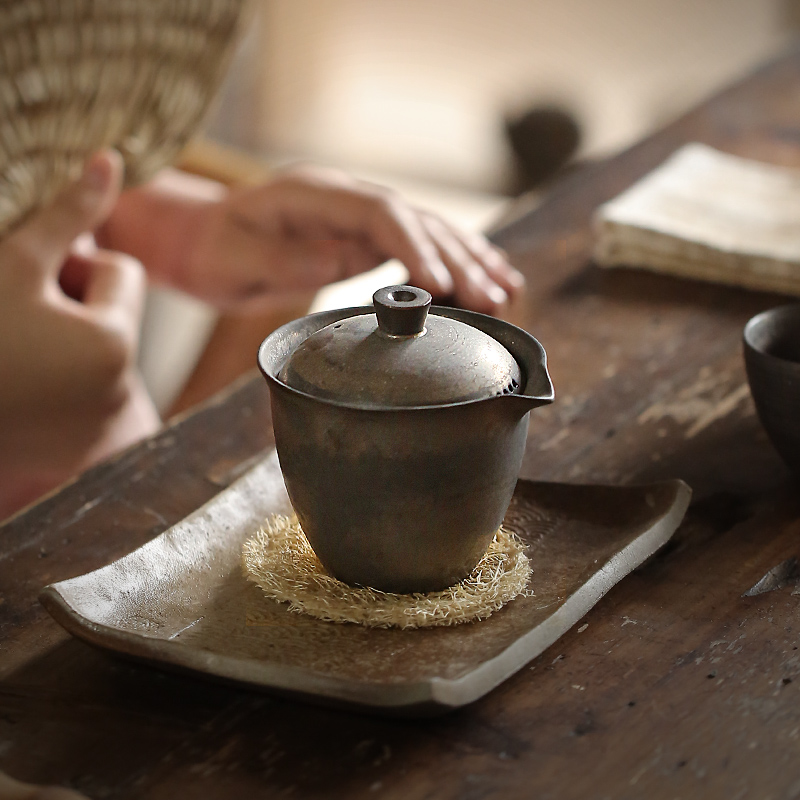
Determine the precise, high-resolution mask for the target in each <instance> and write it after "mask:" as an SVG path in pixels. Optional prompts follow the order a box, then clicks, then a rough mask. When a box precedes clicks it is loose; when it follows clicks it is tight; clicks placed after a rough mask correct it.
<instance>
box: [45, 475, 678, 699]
mask: <svg viewBox="0 0 800 800" xmlns="http://www.w3.org/2000/svg"><path fill="white" fill-rule="evenodd" d="M263 464H264V462H261V464H260V465H258V466H256V467H254V468H253V470H250V471H248V473H246V474H245V475H244V476H242V477H241V478H239V479H238V480H237V481H235V482H234V483H233V484H231V486H229V487H228V488H227V489H225V490H223V492H221V493H220V494H217V495H215V496H214V497H212V498H211V499H210V500H209V501H207V502H206V503H205V504H203V505H202V506H200V507H199V508H198V509H196V510H195V511H193V512H192V513H190V514H188V515H187V516H186V517H184V518H183V519H182V520H180V521H179V522H177V523H176V524H175V525H172V526H170V527H169V528H167V529H165V530H164V531H163V532H162V533H161V534H159V535H158V536H156V537H154V538H153V539H151V540H150V541H149V542H146V543H145V544H143V545H141V546H140V547H138V548H136V549H134V550H133V551H131V553H128V554H126V555H125V556H122V557H121V558H118V559H115V560H114V561H112V562H110V563H109V564H107V565H104V566H102V567H98V568H97V569H95V570H91V571H89V572H86V573H83V574H81V575H77V576H75V577H72V578H68V579H65V580H62V581H58V582H56V583H53V584H49V585H48V586H45V587H44V588H43V589H42V590H41V592H40V594H39V600H40V602H41V603H42V605H43V606H44V607H45V609H46V610H47V611H48V612H49V613H50V614H51V616H52V617H53V618H54V619H55V620H56V622H58V623H59V624H60V625H61V626H62V627H63V628H64V629H65V630H66V631H67V632H68V633H70V634H71V635H73V636H75V637H76V638H78V639H81V640H83V641H85V642H87V643H88V644H90V645H93V646H96V647H100V648H101V649H103V650H107V651H111V652H113V653H116V654H120V655H123V656H127V657H131V658H134V659H136V660H137V661H144V662H147V663H149V664H155V665H156V666H159V667H161V668H178V669H181V670H188V671H190V672H192V673H194V674H199V675H200V676H202V677H209V678H219V679H223V680H228V681H233V682H235V683H238V684H244V685H247V686H250V687H252V688H259V689H263V690H269V691H276V692H281V693H288V694H292V695H299V696H304V697H308V698H311V699H313V700H315V701H318V702H319V701H322V702H330V703H334V704H342V703H343V704H347V705H351V704H352V705H356V706H361V707H364V708H371V709H374V710H378V711H380V710H383V711H388V712H391V711H403V710H405V711H409V710H412V709H414V708H417V709H419V710H422V709H426V708H434V709H438V710H440V711H446V710H451V709H456V708H459V707H461V706H464V705H468V704H469V703H472V702H474V701H475V700H478V699H479V698H480V697H482V696H483V695H485V694H487V693H488V692H490V691H492V690H493V689H495V688H496V687H497V686H498V685H499V684H501V683H502V682H503V681H505V680H506V679H507V678H509V677H510V676H511V675H513V674H514V673H515V672H517V671H519V670H520V669H522V667H523V666H525V664H527V663H529V662H530V661H531V660H533V659H534V658H536V657H537V656H538V655H540V654H541V653H542V652H544V651H545V650H546V649H547V648H548V647H550V646H551V645H552V644H553V643H554V642H556V641H557V640H558V639H559V638H560V637H561V636H563V635H564V634H565V633H566V632H567V631H568V630H569V629H570V628H571V627H572V626H573V625H574V624H575V623H576V622H577V621H578V620H580V619H581V618H582V617H583V616H585V615H586V614H587V613H588V612H589V610H590V609H591V608H593V607H594V606H595V605H596V604H597V603H598V602H599V601H600V600H601V599H602V597H603V596H604V595H605V594H606V593H607V592H608V591H610V590H611V589H612V588H613V587H614V586H615V585H616V584H617V583H618V582H619V581H620V580H622V578H624V577H625V576H627V575H628V574H629V573H630V572H632V571H633V570H634V569H635V568H636V567H638V566H639V565H640V564H642V563H643V562H644V561H645V560H646V559H647V558H649V557H650V556H651V555H652V554H653V553H655V552H656V550H658V549H659V548H660V547H661V546H663V545H664V544H665V543H666V542H667V541H668V540H669V539H670V537H671V536H672V534H673V533H674V532H675V530H677V528H678V526H679V525H680V522H681V520H682V519H683V516H684V514H685V513H686V510H687V508H688V506H689V502H690V499H691V494H692V491H691V489H690V487H689V486H688V485H687V484H686V483H685V482H684V481H681V480H679V479H673V480H665V481H657V482H653V483H645V484H631V485H625V486H614V485H610V484H569V485H570V486H574V487H575V488H576V489H580V488H582V487H583V488H585V487H593V488H599V487H602V488H609V489H630V490H635V489H639V490H646V489H648V488H655V487H659V488H662V489H664V488H667V487H669V488H670V489H671V490H672V498H671V501H670V502H669V505H668V506H667V508H666V510H665V511H664V512H663V513H662V514H661V515H660V516H658V517H655V518H653V520H652V523H651V524H650V526H649V527H648V528H647V529H645V530H644V531H643V532H642V533H640V534H639V535H638V536H637V537H636V538H635V539H634V540H633V541H632V542H630V543H629V544H628V545H627V546H625V547H624V548H622V549H621V550H619V551H618V552H616V553H615V554H614V555H613V556H612V557H611V558H610V559H609V560H608V561H606V562H605V564H603V565H602V566H601V567H600V568H599V569H598V570H597V571H596V572H594V573H593V574H592V575H591V577H590V578H589V579H588V580H587V581H586V582H585V583H583V584H582V585H581V586H580V587H579V588H578V589H577V590H576V591H575V592H573V593H572V594H571V595H570V596H569V597H568V598H567V599H566V600H565V601H564V602H563V603H562V604H561V606H559V608H558V609H556V611H554V612H553V614H552V615H550V616H549V617H547V619H546V620H544V621H543V622H542V623H540V624H539V625H537V626H536V627H534V628H532V629H531V630H529V631H528V632H527V633H525V634H523V635H522V636H520V637H519V638H517V639H515V640H514V641H512V642H511V643H510V644H509V645H508V646H507V647H505V648H504V649H503V650H502V651H501V652H500V653H498V654H497V655H495V656H493V657H492V658H490V659H488V660H486V661H484V662H482V663H481V664H479V665H478V666H477V667H475V668H474V669H472V670H471V671H470V672H468V673H466V674H465V675H462V676H460V677H458V678H455V679H449V678H437V677H434V678H430V679H427V680H423V681H415V682H411V683H376V682H369V681H353V680H349V679H344V678H339V677H334V676H330V675H326V674H323V673H320V672H315V671H313V670H309V669H304V668H302V667H295V666H292V667H287V666H286V665H280V664H270V663H259V662H255V661H254V660H252V659H243V658H240V657H233V656H226V655H223V654H220V653H215V652H211V651H206V650H201V649H199V648H198V647H196V646H191V645H188V644H183V643H181V642H180V641H171V640H169V639H165V638H163V637H162V636H153V635H149V634H147V633H146V632H138V631H137V632H133V631H126V630H122V629H120V628H116V627H113V626H110V625H105V624H103V623H98V622H95V621H93V620H92V619H90V618H88V617H86V616H85V615H84V614H83V613H81V611H79V610H78V609H77V608H76V607H75V606H73V605H72V604H71V603H70V602H69V600H68V599H67V597H66V596H65V594H62V591H65V592H69V589H70V588H71V587H72V586H76V585H77V586H79V585H80V584H81V582H83V581H85V580H87V579H89V578H90V577H91V576H93V575H94V574H95V573H97V572H100V571H101V570H104V569H106V568H107V567H108V566H110V565H111V564H116V563H118V562H119V561H121V560H123V559H125V558H128V557H130V556H133V555H134V554H136V553H138V552H139V551H141V550H142V549H143V548H146V547H147V546H148V545H149V544H150V543H151V542H153V541H155V540H156V539H159V538H160V537H163V536H165V535H166V534H167V533H169V532H170V531H172V530H173V529H175V528H176V527H177V526H181V525H190V524H191V522H192V520H193V519H194V518H195V517H197V518H199V517H201V516H202V515H203V514H204V512H206V511H207V509H208V508H209V507H212V506H213V505H215V504H216V503H218V502H219V498H220V496H221V495H222V494H224V493H226V492H230V490H231V489H233V488H234V487H235V486H236V485H237V484H238V483H239V482H240V481H241V482H244V481H246V479H247V478H248V477H249V476H250V475H251V473H252V472H254V471H255V470H257V469H258V468H259V466H263ZM521 482H522V481H521ZM524 482H525V483H534V484H535V483H547V482H536V481H524ZM550 483H553V482H550ZM555 485H564V484H558V483H556V484H555ZM497 613H502V610H501V611H500V612H497ZM320 624H332V623H325V622H321V621H320Z"/></svg>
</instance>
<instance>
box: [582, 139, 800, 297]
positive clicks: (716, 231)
mask: <svg viewBox="0 0 800 800" xmlns="http://www.w3.org/2000/svg"><path fill="white" fill-rule="evenodd" d="M595 230H596V235H597V237H596V243H595V250H594V258H595V261H596V262H597V263H598V264H600V265H601V266H604V267H616V266H633V267H642V268H644V269H650V270H653V271H656V272H665V273H669V274H672V275H677V276H680V277H685V278H697V279H700V280H706V281H715V282H719V283H727V284H733V285H737V286H744V287H747V288H750V289H759V290H766V291H776V292H783V293H787V294H796V295H800V171H798V170H792V169H788V168H785V167H778V166H774V165H771V164H764V163H762V162H758V161H752V160H749V159H745V158H740V157H738V156H733V155H730V154H728V153H722V152H720V151H718V150H714V149H713V148H711V147H708V146H706V145H703V144H697V143H693V144H688V145H685V146H684V147H682V148H681V149H680V150H678V151H677V152H676V153H675V154H674V155H672V156H671V157H670V158H669V159H667V161H665V162H664V163H663V164H662V165H661V166H659V167H658V168H656V169H655V170H653V171H652V172H651V173H649V174H648V175H646V176H645V177H644V178H642V179H641V180H640V181H639V182H637V183H635V184H634V185H633V186H631V187H630V188H629V189H628V190H626V191H625V192H623V193H622V194H620V195H619V196H617V197H616V198H614V199H613V200H611V201H610V202H608V203H605V204H604V205H602V206H601V207H600V208H599V209H598V211H597V213H596V216H595Z"/></svg>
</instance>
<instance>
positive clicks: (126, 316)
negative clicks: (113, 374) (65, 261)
mask: <svg viewBox="0 0 800 800" xmlns="http://www.w3.org/2000/svg"><path fill="white" fill-rule="evenodd" d="M81 258H82V260H83V261H84V262H85V268H86V270H87V272H88V277H87V280H86V286H85V289H84V296H83V307H84V308H85V310H86V312H87V313H89V314H91V315H92V316H93V317H94V318H95V319H100V320H102V322H103V323H105V324H106V325H107V326H108V327H110V328H112V329H115V330H116V331H117V332H118V333H120V334H121V335H122V336H123V339H124V341H125V342H126V344H127V346H128V348H129V350H130V352H131V353H135V351H136V348H137V344H138V340H139V325H140V323H141V318H142V311H143V308H144V300H145V293H146V291H147V279H146V274H145V271H144V267H143V266H142V264H141V263H140V262H139V261H137V260H136V259H135V258H133V257H131V256H129V255H126V254H125V253H117V252H114V251H111V250H98V251H97V252H95V253H94V254H93V255H91V256H83V257H81Z"/></svg>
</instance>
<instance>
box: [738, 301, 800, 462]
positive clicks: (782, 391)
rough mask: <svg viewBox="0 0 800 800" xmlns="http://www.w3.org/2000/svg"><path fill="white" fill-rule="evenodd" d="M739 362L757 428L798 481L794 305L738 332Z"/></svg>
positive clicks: (799, 400) (797, 308)
mask: <svg viewBox="0 0 800 800" xmlns="http://www.w3.org/2000/svg"><path fill="white" fill-rule="evenodd" d="M744 358H745V366H746V368H747V380H748V382H749V383H750V391H751V393H752V395H753V400H754V401H755V404H756V410H757V411H758V417H759V419H760V420H761V424H762V425H763V426H764V429H765V430H766V432H767V435H768V436H769V438H770V441H771V442H772V444H773V445H774V446H775V449H776V450H777V451H778V452H779V453H780V455H781V456H782V458H783V460H784V461H785V462H786V463H787V464H788V465H789V467H790V468H791V469H792V471H793V472H794V473H795V475H796V476H798V477H800V303H796V304H792V305H786V306H780V307H778V308H773V309H771V310H770V311H764V312H763V313H761V314H758V315H757V316H755V317H753V318H752V319H751V320H750V321H749V322H748V323H747V325H746V326H745V329H744Z"/></svg>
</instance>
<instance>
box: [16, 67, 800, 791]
mask: <svg viewBox="0 0 800 800" xmlns="http://www.w3.org/2000/svg"><path fill="white" fill-rule="evenodd" d="M798 86H800V54H798V53H792V54H790V55H788V56H787V57H785V58H783V59H781V60H779V61H777V62H776V63H774V64H772V65H770V66H768V67H766V68H764V69H763V70H761V71H760V72H758V73H756V74H755V75H753V76H752V77H751V78H749V79H747V80H745V81H744V82H743V83H741V84H739V85H738V86H735V87H733V88H731V89H730V90H728V91H726V92H723V93H722V94H720V95H719V96H717V97H716V98H714V99H712V100H710V101H709V102H707V103H705V104H703V105H702V106H701V107H699V108H698V109H697V110H695V111H693V112H691V113H690V114H688V115H686V116H685V117H683V118H682V119H680V120H678V121H677V122H675V123H674V124H672V125H670V126H669V127H667V128H666V129H664V130H663V131H661V132H659V133H657V134H656V135H655V136H653V137H651V138H650V139H648V140H646V141H644V142H642V143H641V144H639V145H637V146H636V147H634V148H632V149H631V150H629V151H627V152H626V153H623V154H621V155H620V156H618V157H616V158H614V159H611V160H610V161H608V162H604V163H602V164H598V165H595V166H593V167H590V168H587V169H585V170H582V171H580V172H578V173H576V174H575V175H572V176H570V177H569V178H567V179H566V180H565V181H563V182H562V183H561V184H559V185H558V186H557V187H556V188H555V189H554V190H553V192H552V194H551V195H550V197H549V199H548V200H547V201H546V202H545V203H544V205H543V206H542V207H541V208H540V209H539V210H537V211H535V212H534V213H532V214H530V215H528V216H526V217H525V218H523V219H521V220H519V221H518V222H516V223H514V224H513V225H512V226H511V227H509V228H507V229H506V230H504V231H502V232H501V233H500V234H499V235H498V236H497V238H498V241H499V242H500V243H501V244H502V245H503V246H504V247H506V248H507V249H508V250H509V251H510V253H511V254H512V258H513V259H514V262H515V263H516V264H517V265H518V266H519V267H520V268H522V269H523V270H524V271H525V273H526V275H527V276H528V279H529V292H528V298H527V301H526V307H525V315H524V316H525V319H524V324H525V326H526V327H527V328H528V329H529V330H530V331H531V332H532V333H533V334H534V335H535V336H537V338H539V339H540V341H542V343H543V344H544V345H545V347H546V348H547V350H548V354H549V356H550V366H551V369H552V375H553V381H554V384H555V386H556V392H557V400H556V403H555V404H554V405H553V406H552V407H550V408H548V409H542V410H541V411H540V412H537V415H536V423H535V424H533V425H532V426H531V438H530V442H529V448H528V454H527V456H526V460H525V464H524V467H523V475H524V477H527V478H531V479H538V480H572V481H580V482H586V481H600V482H612V483H613V482H619V483H631V482H637V481H650V480H657V479H663V478H672V477H679V478H683V479H684V480H686V481H687V482H688V483H689V484H690V485H691V486H692V487H693V489H694V491H695V494H694V502H693V505H692V508H691V509H690V512H689V515H688V516H687V519H686V522H685V524H684V525H683V526H682V528H681V529H680V531H679V532H678V534H677V535H676V537H675V538H674V541H673V543H672V544H671V546H669V547H667V548H665V549H664V550H663V551H661V553H660V554H658V555H657V556H656V557H654V558H653V559H652V560H651V561H650V562H649V563H648V564H647V565H645V566H644V567H642V568H640V569H639V570H637V571H636V572H634V573H633V574H632V575H630V576H629V577H628V578H626V580H624V581H623V582H621V583H620V584H619V585H618V586H616V587H615V588H614V589H613V590H612V591H611V592H610V593H609V594H608V595H607V596H606V597H605V598H604V599H603V601H602V602H601V603H599V604H598V605H597V606H596V607H595V608H594V609H593V610H592V611H591V612H590V613H589V614H588V615H587V616H586V618H585V621H584V622H585V624H586V626H587V627H586V628H582V626H580V627H579V628H576V629H574V630H572V631H570V632H569V633H568V634H567V635H566V636H564V637H563V638H562V639H560V640H559V641H558V643H557V644H556V645H555V646H554V647H551V648H550V649H549V650H548V651H546V652H545V653H544V654H543V655H541V656H540V657H539V658H537V659H536V660H535V661H534V662H532V663H531V665H530V666H529V668H527V669H525V670H523V671H521V672H520V673H518V674H517V675H515V676H514V677H513V678H511V679H510V680H509V681H507V682H505V683H504V684H503V685H502V686H500V687H499V688H498V689H496V690H495V691H494V692H492V693H491V694H490V695H488V696H487V697H485V698H483V699H482V700H480V701H479V702H477V703H475V704H474V705H472V706H469V707H468V708H466V709H463V710H461V711H458V712H455V713H454V714H451V715H449V716H446V717H443V718H441V719H437V720H428V721H397V720H386V719H381V718H371V717H367V716H360V715H356V714H350V713H346V712H342V711H335V710H321V709H319V708H314V707H311V706H306V705H303V704H301V703H297V702H293V701H289V700H276V699H271V698H268V697H264V696H260V695H256V694H253V693H251V692H248V691H244V690H241V689H237V688H229V687H225V686H220V685H215V684H211V683H207V682H203V681H200V680H195V679H193V678H190V677H185V676H173V675H168V674H166V673H161V672H159V671H158V670H155V669H151V668H146V667H138V666H131V665H129V664H127V663H123V662H119V661H116V660H114V659H112V658H109V657H108V656H106V655H105V654H103V653H100V652H96V651H94V650H92V649H90V648H89V647H87V646H86V645H85V644H83V643H81V642H78V641H76V640H73V639H70V638H69V637H68V636H67V635H66V634H65V633H64V632H62V631H61V630H60V629H59V628H58V626H57V625H56V623H55V622H53V621H52V620H51V619H50V618H49V616H48V615H47V614H46V612H45V611H44V610H43V609H42V608H41V607H40V606H39V605H38V604H37V602H36V596H37V594H38V592H39V590H40V589H41V587H42V586H44V585H45V584H46V583H49V582H52V581H54V580H59V579H62V578H66V577H69V576H72V575H77V574H80V573H83V572H85V571H87V570H89V569H93V568H96V567H99V566H101V565H103V564H106V563H108V562H110V561H111V560H113V559H115V558H117V557H119V556H120V555H122V554H123V553H125V552H128V551H130V550H131V549H133V548H134V547H135V546H137V545H138V544H141V543H142V542H144V541H147V540H148V539H150V538H152V537H153V536H155V535H156V534H158V533H159V532H161V531H162V530H164V529H165V528H166V527H168V526H169V525H171V524H172V523H174V522H176V521H178V520H179V519H181V518H183V517H184V516H185V515H186V514H188V513H189V512H190V511H192V510H193V509H195V508H197V507H198V506H199V505H201V504H202V503H203V502H204V501H205V500H207V499H208V498H209V497H211V496H212V495H213V494H214V493H215V492H216V491H218V490H219V488H220V487H221V486H224V485H227V483H228V482H229V481H230V479H231V477H232V476H233V474H234V473H235V471H236V469H237V468H238V465H239V464H240V462H243V461H245V460H246V459H248V458H250V457H252V456H254V455H256V454H257V453H259V452H262V451H263V450H264V448H266V447H268V446H269V444H270V442H271V434H270V428H269V414H268V409H267V401H266V388H265V387H263V386H262V385H261V382H260V378H256V377H253V379H252V380H246V381H245V382H243V383H242V384H240V385H239V386H237V387H234V388H233V389H232V390H231V391H230V393H229V394H228V395H227V396H225V397H222V398H220V399H219V400H218V401H217V402H216V403H214V404H212V405H211V406H209V407H207V408H205V409H203V410H200V411H198V412H197V413H196V414H194V415H193V416H190V417H188V418H186V419H184V420H182V421H180V422H178V423H177V424H176V425H175V426H174V427H172V428H170V429H169V430H167V431H165V432H164V433H162V434H160V435H159V436H158V437H156V439H154V440H153V441H152V442H149V443H146V444H143V445H141V446H139V447H137V448H134V449H133V450H131V451H128V452H127V453H124V454H123V455H122V456H120V457H118V458H117V459H116V460H114V461H113V462H110V463H108V464H104V465H101V466H99V467H97V468H96V469H94V470H92V471H91V472H89V473H87V474H86V475H84V476H83V477H82V478H81V479H80V480H79V481H77V482H76V483H75V484H73V485H71V486H68V487H65V488H64V489H62V491H61V492H59V493H57V494H56V495H54V496H52V497H51V498H49V499H47V500H45V501H44V502H42V503H41V504H39V505H37V506H35V507H33V508H31V509H30V510H29V511H27V512H26V513H24V514H22V515H20V516H18V517H17V518H15V519H13V520H12V521H11V522H9V523H7V524H6V525H5V526H4V527H3V528H2V529H0V539H1V540H2V542H3V553H2V556H0V595H1V598H0V637H1V638H0V682H1V683H0V743H2V747H0V767H2V768H4V769H6V770H8V772H9V773H10V774H12V775H14V776H15V777H19V778H24V779H28V780H38V781H52V782H57V783H62V784H64V785H70V786H74V787H76V788H79V789H81V790H83V791H85V792H86V793H88V794H89V795H91V796H94V797H98V798H99V797H108V798H148V800H160V799H161V798H174V797H181V798H223V797H224V798H250V797H267V796H269V797H272V796H293V797H303V798H315V797H328V798H368V797H369V798H371V797H384V798H398V799H399V798H402V800H409V799H410V798H472V799H473V800H477V798H528V797H540V798H587V797H592V798H615V799H617V798H640V797H650V798H665V800H666V799H667V798H675V797H682V798H726V799H727V798H735V797H740V798H745V797H757V798H767V797H772V798H790V797H794V796H796V795H797V794H798V793H800V759H799V758H798V749H799V748H800V698H798V695H797V693H798V691H800V658H799V657H798V653H800V651H798V649H797V648H798V646H800V641H798V623H797V611H798V602H799V600H800V598H798V596H797V595H793V594H792V589H791V588H789V587H786V588H784V589H780V590H778V591H774V592H767V593H765V594H760V595H757V596H754V597H742V594H743V592H745V591H746V590H747V589H749V588H750V587H751V586H753V584H755V583H756V582H757V581H758V580H759V579H760V578H761V577H762V576H763V575H764V574H765V573H766V572H767V571H768V570H769V569H770V568H772V567H774V566H775V565H777V564H779V563H780V562H782V561H784V560H785V559H787V558H788V557H791V556H794V555H797V554H798V550H799V549H800V545H799V544H798V541H800V499H798V490H797V486H796V484H794V483H792V481H791V478H790V476H789V473H788V472H787V471H786V469H785V468H784V467H783V465H782V463H781V462H780V460H779V458H778V456H777V455H776V454H775V453H774V452H773V451H772V449H771V447H770V445H769V443H768V441H767V439H766V436H765V435H764V434H763V432H762V430H761V429H760V427H759V425H758V423H757V420H756V418H755V416H754V413H753V407H752V403H751V400H750V397H749V393H748V392H747V390H746V388H743V387H745V376H744V368H743V363H742V354H741V331H742V327H743V325H744V323H745V321H746V320H747V319H748V318H749V317H750V316H751V315H752V314H754V313H756V312H758V311H760V310H763V309H765V308H768V307H770V306H772V305H777V304H778V303H780V302H782V301H783V300H782V298H780V297H777V296H771V295H765V294H756V293H746V292H744V291H740V290H735V289H730V288H723V287H717V286H712V285H709V286H704V285H699V284H696V283H689V282H682V281H680V280H677V279H672V278H668V277H662V276H655V275H647V274H642V273H634V272H632V271H631V272H629V271H619V272H614V273H609V272H605V271H601V270H599V269H597V268H595V267H594V266H593V265H592V264H591V263H590V262H589V253H590V252H591V245H592V233H591V229H590V225H589V224H590V219H591V215H592V212H593V210H594V209H595V208H596V207H597V205H598V204H599V203H601V202H603V201H605V200H607V199H609V198H610V197H612V196H614V195H615V194H617V193H618V192H620V191H621V190H622V189H624V188H625V187H627V186H629V185H630V184H631V183H632V182H633V181H634V180H636V179H637V178H639V177H641V176H642V175H643V174H645V173H646V172H647V171H648V170H650V169H652V168H653V167H655V166H656V165H657V164H658V163H660V162H661V161H662V160H663V159H664V158H665V157H666V156H667V155H668V154H669V153H671V152H673V151H674V150H675V149H676V148H677V147H679V146H681V145H682V144H684V143H686V142H688V141H702V142H706V143H708V144H710V145H712V146H714V147H718V148H720V149H722V150H727V151H730V152H733V153H738V154H740V155H743V156H745V157H750V158H756V159H762V160H765V161H771V162H774V163H780V164H787V165H790V166H800V95H799V94H798Z"/></svg>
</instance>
